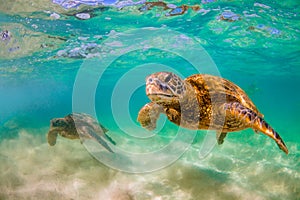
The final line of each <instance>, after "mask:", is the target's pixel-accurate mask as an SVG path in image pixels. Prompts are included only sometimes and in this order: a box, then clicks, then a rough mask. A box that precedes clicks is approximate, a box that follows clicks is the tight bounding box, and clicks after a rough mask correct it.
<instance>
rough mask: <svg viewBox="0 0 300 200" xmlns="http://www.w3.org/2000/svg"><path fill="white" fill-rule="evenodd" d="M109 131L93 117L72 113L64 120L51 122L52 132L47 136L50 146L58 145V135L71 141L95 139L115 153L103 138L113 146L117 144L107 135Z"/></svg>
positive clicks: (55, 119)
mask: <svg viewBox="0 0 300 200" xmlns="http://www.w3.org/2000/svg"><path fill="white" fill-rule="evenodd" d="M107 131H108V130H107V129H106V128H104V127H103V126H102V125H101V124H99V123H98V122H97V121H96V120H95V119H94V118H93V117H91V116H90V115H87V114H84V113H72V114H69V115H67V116H65V117H64V118H54V119H52V120H51V121H50V130H49V132H48V134H47V139H48V143H49V145H50V146H54V145H55V144H56V138H57V135H58V134H59V135H61V136H62V137H65V138H69V139H80V140H81V142H83V140H84V139H94V140H96V141H97V142H99V143H100V144H101V145H102V146H103V147H105V148H106V149H107V150H108V151H110V152H113V151H112V149H111V148H110V147H109V146H108V144H107V143H106V141H105V140H104V139H103V138H106V139H108V140H109V141H110V142H111V143H112V144H114V145H115V144H116V143H115V142H114V141H113V140H112V139H111V138H110V137H109V136H108V135H106V134H105V133H106V132H107Z"/></svg>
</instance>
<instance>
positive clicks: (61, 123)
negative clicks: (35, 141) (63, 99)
mask: <svg viewBox="0 0 300 200" xmlns="http://www.w3.org/2000/svg"><path fill="white" fill-rule="evenodd" d="M68 127H69V123H68V122H67V121H66V119H65V118H54V119H52V120H51V121H50V129H51V130H56V131H62V130H65V129H67V128H68Z"/></svg>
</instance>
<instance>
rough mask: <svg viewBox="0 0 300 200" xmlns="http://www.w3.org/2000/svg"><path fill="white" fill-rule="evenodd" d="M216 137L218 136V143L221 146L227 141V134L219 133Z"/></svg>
mask: <svg viewBox="0 0 300 200" xmlns="http://www.w3.org/2000/svg"><path fill="white" fill-rule="evenodd" d="M216 135H217V141H218V144H219V145H221V144H223V142H224V139H225V137H226V135H227V133H223V132H217V134H216Z"/></svg>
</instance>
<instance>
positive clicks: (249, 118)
mask: <svg viewBox="0 0 300 200" xmlns="http://www.w3.org/2000/svg"><path fill="white" fill-rule="evenodd" d="M224 109H225V111H226V115H227V116H230V118H233V117H235V118H236V121H237V122H242V124H243V125H244V126H245V127H249V128H252V129H254V130H256V131H260V132H262V133H263V134H265V135H267V136H269V137H270V138H272V139H273V140H275V142H276V143H277V145H278V147H279V148H280V149H281V150H282V151H284V152H285V153H286V154H288V149H287V147H286V145H285V144H284V142H283V140H282V139H281V137H280V136H279V134H278V133H277V132H276V131H275V130H274V129H273V128H272V127H271V126H270V125H269V124H268V123H267V122H266V121H265V120H264V119H263V118H262V117H260V116H258V115H257V114H256V113H255V112H253V111H252V110H250V109H248V108H246V107H244V106H242V105H241V104H239V103H236V102H235V103H225V104H224Z"/></svg>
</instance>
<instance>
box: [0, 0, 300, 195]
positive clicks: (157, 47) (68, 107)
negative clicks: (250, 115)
mask: <svg viewBox="0 0 300 200" xmlns="http://www.w3.org/2000/svg"><path fill="white" fill-rule="evenodd" d="M83 2H84V1H83ZM86 2H87V1H86ZM90 2H93V1H90ZM0 3H1V4H0V5H1V6H0V31H1V33H3V31H5V30H7V31H9V37H8V38H6V39H4V36H3V35H2V40H0V47H1V48H0V94H1V99H0V105H1V107H0V108H1V109H0V160H1V162H0V163H1V164H0V170H1V174H0V199H41V198H46V199H83V198H85V199H300V185H299V181H300V170H299V169H300V149H299V144H300V137H299V132H300V126H299V120H300V117H299V113H300V95H299V89H300V79H299V78H300V70H299V69H300V58H299V53H300V42H299V37H300V28H299V27H300V18H299V6H300V4H299V3H298V2H297V1H291V0H290V1H260V2H256V1H247V2H243V1H202V2H200V1H167V2H166V3H169V4H174V5H175V6H180V5H182V4H187V5H191V6H192V5H200V10H192V9H191V8H190V9H188V10H187V12H186V13H185V14H183V15H178V16H168V13H169V12H170V11H171V9H169V10H164V9H163V8H162V7H154V8H152V9H151V10H148V11H142V12H141V11H140V10H141V9H140V8H141V7H143V6H144V3H143V2H137V3H136V4H137V5H132V4H130V3H129V2H126V1H123V3H124V4H125V5H126V6H124V7H122V8H121V7H120V5H121V4H120V3H119V4H118V3H115V4H112V5H110V6H108V5H106V6H104V7H97V6H87V5H81V6H79V8H73V9H64V8H63V7H62V6H61V5H58V4H55V3H52V2H51V1H46V0H42V1H39V3H33V2H32V1H19V0H17V1H11V2H7V1H5V2H4V1H0ZM112 3H113V2H112ZM107 4H108V3H107ZM174 5H173V7H174ZM170 7H172V6H170ZM139 9H140V10H139ZM78 13H88V14H89V15H90V18H89V19H86V20H83V19H79V18H78V17H76V14H78ZM141 44H142V45H141ZM110 60H111V61H112V62H111V63H110V62H109V61H110ZM191 60H192V62H191ZM195 66H196V67H195ZM197 66H200V67H199V68H197ZM166 69H168V70H170V71H176V72H177V73H179V74H180V75H181V76H182V77H188V76H189V75H192V74H194V73H199V72H200V73H210V74H214V75H218V76H222V77H223V78H226V79H229V80H231V81H232V82H234V83H236V84H237V85H239V86H240V87H241V88H243V89H244V90H245V92H246V93H247V94H248V95H249V97H250V98H251V99H252V100H253V102H254V103H255V105H256V106H257V107H258V109H259V110H260V111H261V112H262V113H263V114H264V116H265V119H266V121H267V122H269V123H270V124H271V126H272V127H273V128H274V129H275V130H276V131H277V132H278V133H279V134H280V135H281V137H282V138H283V140H284V141H285V143H286V145H287V147H288V149H289V152H290V153H289V154H288V155H285V154H284V153H283V152H281V151H280V149H278V148H277V146H276V144H275V143H274V141H272V140H271V139H269V138H267V137H266V136H265V135H263V134H259V135H257V134H254V133H253V131H252V130H244V131H240V132H237V133H231V134H229V135H228V136H227V138H226V140H225V142H224V144H223V145H222V146H215V147H214V148H213V149H212V150H211V151H210V152H209V154H208V155H206V156H204V157H201V152H202V149H203V144H205V142H204V141H205V139H206V138H207V134H206V132H205V131H199V132H198V133H197V134H196V136H195V138H194V140H193V142H191V145H190V146H189V148H188V149H187V151H186V152H185V153H184V154H183V155H182V156H181V157H180V158H179V159H177V160H176V161H175V162H173V163H172V164H171V165H168V166H167V165H166V166H162V167H161V168H162V169H160V170H148V171H151V172H148V173H138V174H135V173H126V172H122V169H121V171H120V170H118V169H112V168H111V167H108V166H106V165H105V163H104V164H103V163H102V162H99V161H98V160H96V159H94V158H93V157H92V156H91V154H89V152H88V151H87V150H86V148H85V146H84V145H82V144H80V142H79V141H76V140H68V139H65V138H62V137H59V138H58V141H57V144H56V145H55V146H54V147H49V146H48V143H47V140H46V134H47V132H48V130H49V121H50V120H51V119H52V118H56V117H63V116H65V115H67V114H69V113H71V112H73V111H76V112H77V111H79V112H87V113H93V112H94V111H95V113H96V116H97V118H98V120H99V121H100V122H101V124H103V125H104V126H105V127H106V128H107V129H109V130H110V131H109V132H108V134H109V135H110V136H111V137H112V138H113V139H114V140H115V141H116V143H117V145H116V147H118V148H120V149H123V150H124V151H129V152H133V154H135V153H141V152H153V151H156V150H157V149H161V148H163V147H164V146H166V145H167V144H169V143H172V142H173V141H175V139H174V138H176V136H177V133H178V128H177V127H176V126H175V125H173V124H171V123H169V122H167V121H166V120H165V118H164V117H163V116H162V118H161V120H160V121H159V125H158V129H157V130H156V131H154V132H152V133H149V132H143V130H142V129H141V128H140V127H139V125H138V123H137V122H136V117H137V113H138V111H139V109H140V108H141V107H142V106H143V105H144V104H145V103H147V102H148V101H149V100H148V98H147V96H146V95H145V92H144V90H145V85H144V80H145V77H146V75H147V74H150V73H153V72H156V71H162V70H166ZM100 72H101V73H102V74H100ZM82 74H83V75H84V76H82ZM80 78H82V79H80ZM80 81H81V82H80ZM93 84H94V85H93ZM76 94H77V96H76ZM76 102H79V104H77V103H76ZM128 113H129V114H128ZM184 132H185V134H186V135H189V136H187V137H190V135H193V134H194V132H192V131H190V132H189V131H188V130H184ZM144 134H149V135H150V136H151V137H150V136H149V135H144ZM140 137H141V138H142V139H141V138H140ZM143 137H145V138H144V139H143ZM214 137H215V136H214V135H213V138H214ZM177 142H178V141H177ZM176 144H177V145H178V148H179V146H180V145H182V144H181V143H180V141H179V142H178V143H176ZM175 147H176V146H175ZM173 151H175V149H174V150H172V152H173ZM172 152H168V153H169V154H168V153H165V154H160V155H159V156H157V157H156V158H157V159H160V160H161V162H162V163H163V162H164V159H166V158H168V157H170V156H171V155H172V154H171V153H172ZM145 159H146V158H145ZM153 162H155V161H153ZM127 164H128V165H129V163H127ZM127 164H126V163H125V164H124V165H127ZM144 167H145V168H144V169H145V170H146V169H147V167H149V166H144ZM114 168H115V167H114ZM121 168H122V166H121ZM146 171H147V170H146Z"/></svg>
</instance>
